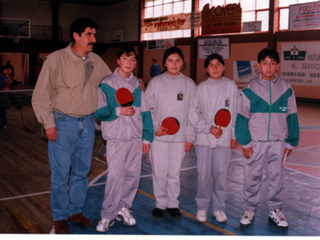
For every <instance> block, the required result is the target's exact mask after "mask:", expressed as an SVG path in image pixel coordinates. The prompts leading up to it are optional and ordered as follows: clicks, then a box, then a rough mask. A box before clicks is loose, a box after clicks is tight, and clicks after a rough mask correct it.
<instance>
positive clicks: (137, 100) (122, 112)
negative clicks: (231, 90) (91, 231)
mask: <svg viewBox="0 0 320 240" xmlns="http://www.w3.org/2000/svg"><path fill="white" fill-rule="evenodd" d="M137 60H138V56H137V54H136V53H135V49H134V48H133V47H128V46H124V47H122V48H121V49H120V50H119V51H118V52H117V62H118V65H119V67H118V68H116V70H115V71H114V72H113V74H111V75H109V76H107V77H105V78H104V79H103V80H102V82H101V84H100V86H99V104H98V110H97V111H96V113H95V117H96V118H97V119H98V120H101V131H102V137H103V138H104V139H105V140H107V163H108V177H107V181H106V186H105V196H104V200H103V204H102V210H101V213H100V215H101V219H100V221H99V223H98V225H97V227H96V230H97V231H99V232H105V231H108V229H109V227H110V226H112V225H113V223H114V219H115V218H116V219H117V220H119V221H122V222H123V223H124V224H126V225H129V226H133V225H135V224H136V220H135V219H134V218H133V216H132V215H131V213H130V211H129V209H130V208H131V206H132V202H133V200H134V197H135V196H136V193H137V190H138V186H139V180H140V172H141V159H142V153H147V152H148V151H149V149H150V143H151V142H152V141H153V138H154V131H153V125H152V117H151V112H150V108H149V105H148V103H147V100H146V98H145V95H144V92H142V91H141V88H140V81H139V79H138V78H136V77H134V76H133V74H132V71H133V69H134V68H135V66H136V63H137ZM119 88H127V89H128V90H130V91H131V92H132V94H133V96H134V101H133V103H132V106H129V107H123V106H119V104H118V102H117V100H116V91H117V90H118V89H119Z"/></svg>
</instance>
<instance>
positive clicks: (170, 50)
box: [162, 47, 184, 69]
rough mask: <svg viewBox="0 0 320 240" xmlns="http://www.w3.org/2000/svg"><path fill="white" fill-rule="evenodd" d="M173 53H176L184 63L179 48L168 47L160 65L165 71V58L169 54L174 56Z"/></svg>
mask: <svg viewBox="0 0 320 240" xmlns="http://www.w3.org/2000/svg"><path fill="white" fill-rule="evenodd" d="M174 53H178V54H179V56H180V57H181V59H182V61H183V62H184V56H183V53H182V51H181V49H180V48H177V47H170V48H168V49H167V50H166V51H165V52H164V54H163V58H162V64H163V67H164V68H165V69H167V68H166V66H165V65H164V64H165V63H166V61H167V58H168V57H169V56H170V55H171V54H174Z"/></svg>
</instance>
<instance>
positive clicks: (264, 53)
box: [258, 48, 280, 63]
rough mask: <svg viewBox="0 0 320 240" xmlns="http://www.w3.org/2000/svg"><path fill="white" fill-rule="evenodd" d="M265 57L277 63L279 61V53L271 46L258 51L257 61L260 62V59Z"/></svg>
mask: <svg viewBox="0 0 320 240" xmlns="http://www.w3.org/2000/svg"><path fill="white" fill-rule="evenodd" d="M266 57H269V58H271V59H274V60H276V61H277V63H280V57H279V53H278V52H277V51H276V50H274V49H272V48H264V49H262V50H261V51H260V52H259V54H258V63H260V61H261V60H264V59H266Z"/></svg>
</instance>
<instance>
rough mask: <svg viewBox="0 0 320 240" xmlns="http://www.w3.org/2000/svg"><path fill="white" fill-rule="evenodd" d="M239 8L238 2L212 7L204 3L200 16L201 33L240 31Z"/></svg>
mask: <svg viewBox="0 0 320 240" xmlns="http://www.w3.org/2000/svg"><path fill="white" fill-rule="evenodd" d="M241 10H242V9H241V6H240V3H238V4H236V3H233V4H227V5H226V6H223V7H222V6H217V7H214V6H213V7H212V8H210V7H209V3H208V4H206V5H205V6H204V7H203V9H202V16H201V18H202V21H201V26H202V35H208V34H218V33H234V32H241Z"/></svg>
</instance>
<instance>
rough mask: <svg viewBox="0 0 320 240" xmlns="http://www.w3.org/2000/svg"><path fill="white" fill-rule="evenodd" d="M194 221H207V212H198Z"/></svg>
mask: <svg viewBox="0 0 320 240" xmlns="http://www.w3.org/2000/svg"><path fill="white" fill-rule="evenodd" d="M196 219H197V221H199V222H206V221H207V211H206V210H198V211H197V215H196Z"/></svg>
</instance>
